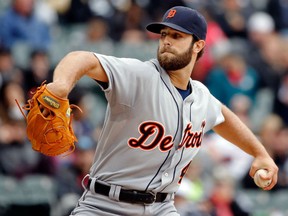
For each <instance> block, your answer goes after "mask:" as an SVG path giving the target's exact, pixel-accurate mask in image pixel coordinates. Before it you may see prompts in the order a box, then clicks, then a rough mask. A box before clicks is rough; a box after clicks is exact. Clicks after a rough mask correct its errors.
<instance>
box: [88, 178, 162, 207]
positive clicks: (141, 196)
mask: <svg viewBox="0 0 288 216" xmlns="http://www.w3.org/2000/svg"><path fill="white" fill-rule="evenodd" d="M90 185H91V179H89V181H88V188H90ZM110 188H111V187H110V186H108V185H104V184H101V183H99V182H97V181H96V182H95V185H94V191H95V193H98V194H102V195H104V196H109V192H110ZM166 197H167V193H157V194H153V193H147V192H143V191H137V190H124V189H121V190H120V195H119V201H122V202H128V203H138V204H153V203H154V202H163V201H164V200H165V199H166Z"/></svg>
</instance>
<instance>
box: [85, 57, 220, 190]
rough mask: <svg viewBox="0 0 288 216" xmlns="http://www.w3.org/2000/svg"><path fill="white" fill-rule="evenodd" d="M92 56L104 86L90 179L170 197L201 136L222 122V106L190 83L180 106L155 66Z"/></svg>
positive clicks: (165, 76)
mask: <svg viewBox="0 0 288 216" xmlns="http://www.w3.org/2000/svg"><path fill="white" fill-rule="evenodd" d="M95 55H96V56H97V57H98V59H99V61H100V63H101V64H102V66H103V68H104V70H105V72H106V74H107V76H108V79H109V86H108V87H107V88H106V89H103V91H104V92H105V96H106V98H107V101H108V107H107V112H106V117H105V121H104V125H103V131H102V133H101V135H100V138H99V142H98V146H97V149H96V154H95V159H94V162H93V166H92V168H91V172H90V176H91V177H95V178H97V179H99V180H102V181H105V182H107V183H109V184H115V185H120V186H122V187H123V188H125V189H134V190H141V191H145V190H147V191H154V192H166V193H173V192H175V191H176V190H177V189H178V187H179V184H180V183H181V179H182V178H183V176H184V174H185V172H186V171H187V169H188V166H189V164H190V162H191V161H192V159H193V158H194V156H195V155H196V154H197V152H198V151H199V149H200V148H201V142H202V138H203V135H204V133H205V132H207V131H208V130H210V129H211V128H213V127H214V126H215V125H217V124H219V123H221V122H223V121H224V118H223V115H222V113H221V103H220V102H219V101H218V100H217V99H216V98H215V97H213V96H212V95H211V94H210V93H209V91H208V89H207V88H206V87H205V86H204V85H203V84H201V83H200V82H198V81H194V80H192V79H190V84H191V87H192V93H191V94H190V95H189V96H188V97H186V98H185V100H183V98H182V97H181V95H180V93H179V92H178V90H177V89H176V88H175V87H174V86H173V84H172V83H171V81H170V79H169V76H168V74H167V73H166V72H165V71H164V70H163V69H162V68H161V67H160V66H159V63H158V61H157V60H150V61H146V62H142V61H139V60H136V59H130V58H116V57H112V56H105V55H100V54H95Z"/></svg>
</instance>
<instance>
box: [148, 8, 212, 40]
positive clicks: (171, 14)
mask: <svg viewBox="0 0 288 216" xmlns="http://www.w3.org/2000/svg"><path fill="white" fill-rule="evenodd" d="M165 26H167V27H170V28H173V29H175V30H177V31H181V32H184V33H187V34H191V35H195V36H196V37H197V38H198V39H200V40H205V39H206V33H207V23H206V20H205V18H204V17H203V16H202V15H201V14H200V13H199V12H198V11H197V10H194V9H192V8H189V7H184V6H175V7H172V8H170V9H169V10H167V11H166V13H165V14H164V16H163V18H162V22H153V23H150V24H149V25H147V26H146V29H147V30H148V31H151V32H153V33H157V34H159V33H160V31H161V29H162V28H164V27H165Z"/></svg>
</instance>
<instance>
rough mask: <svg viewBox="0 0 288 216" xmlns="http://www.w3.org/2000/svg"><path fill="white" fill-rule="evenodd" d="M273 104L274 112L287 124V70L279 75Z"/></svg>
mask: <svg viewBox="0 0 288 216" xmlns="http://www.w3.org/2000/svg"><path fill="white" fill-rule="evenodd" d="M273 106H274V107H273V110H274V112H275V113H277V114H278V115H279V116H281V118H282V119H283V121H284V122H285V124H286V125H288V71H287V72H286V73H285V74H284V75H282V77H281V81H280V85H279V87H278V89H277V91H276V95H275V101H274V105H273Z"/></svg>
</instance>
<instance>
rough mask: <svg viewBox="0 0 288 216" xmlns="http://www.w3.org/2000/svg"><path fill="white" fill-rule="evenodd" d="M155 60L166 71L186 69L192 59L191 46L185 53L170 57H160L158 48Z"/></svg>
mask: <svg viewBox="0 0 288 216" xmlns="http://www.w3.org/2000/svg"><path fill="white" fill-rule="evenodd" d="M173 54H175V53H173ZM157 59H158V61H159V64H160V66H161V67H162V68H164V69H165V70H166V71H174V70H179V69H182V68H184V67H186V66H187V65H188V64H189V63H190V61H191V59H192V46H190V47H189V48H188V49H187V50H186V51H185V52H183V53H181V54H178V55H175V56H172V57H171V56H170V57H169V56H167V55H162V54H161V51H160V48H159V47H158V50H157Z"/></svg>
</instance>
